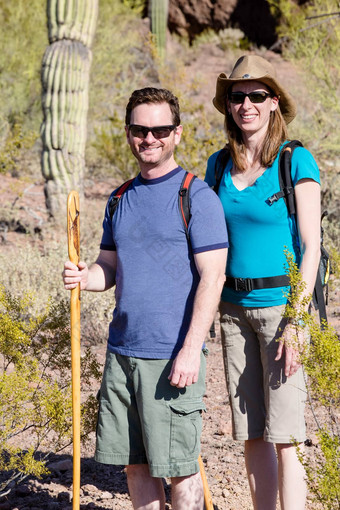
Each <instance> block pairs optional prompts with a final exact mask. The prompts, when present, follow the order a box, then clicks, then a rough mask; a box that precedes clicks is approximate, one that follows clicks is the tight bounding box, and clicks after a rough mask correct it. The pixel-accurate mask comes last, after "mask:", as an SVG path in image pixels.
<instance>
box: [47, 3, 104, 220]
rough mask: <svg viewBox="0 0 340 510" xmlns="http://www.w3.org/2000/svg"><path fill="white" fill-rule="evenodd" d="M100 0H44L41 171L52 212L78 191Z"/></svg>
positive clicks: (81, 175)
mask: <svg viewBox="0 0 340 510" xmlns="http://www.w3.org/2000/svg"><path fill="white" fill-rule="evenodd" d="M97 17H98V0H47V19H48V36H49V43H50V45H49V46H48V47H47V49H46V51H45V54H44V57H43V63H42V71H41V81H42V109H43V123H42V126H41V138H42V144H43V148H42V173H43V176H44V178H45V181H46V182H45V192H46V200H47V207H48V209H49V211H50V212H51V214H52V216H55V215H56V214H57V213H58V211H59V210H60V208H61V207H62V208H64V204H65V203H66V202H65V200H66V198H65V197H66V196H67V194H68V192H69V191H70V190H71V189H72V188H76V189H77V190H78V191H79V192H80V194H81V193H82V182H83V175H84V169H85V144H86V132H87V129H86V128H87V111H88V88H89V77H90V66H91V59H92V53H91V46H92V42H93V37H94V34H95V29H96V23H97Z"/></svg>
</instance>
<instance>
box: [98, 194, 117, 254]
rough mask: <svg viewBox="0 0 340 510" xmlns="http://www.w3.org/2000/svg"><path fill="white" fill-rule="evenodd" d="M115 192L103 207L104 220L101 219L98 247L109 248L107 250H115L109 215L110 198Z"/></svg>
mask: <svg viewBox="0 0 340 510" xmlns="http://www.w3.org/2000/svg"><path fill="white" fill-rule="evenodd" d="M114 193H115V192H113V193H112V194H111V196H110V198H109V200H108V201H107V204H106V208H105V214H104V220H103V234H102V239H101V243H100V249H101V250H109V251H116V245H115V243H114V240H113V234H112V220H111V217H110V200H111V198H112V197H113V195H114Z"/></svg>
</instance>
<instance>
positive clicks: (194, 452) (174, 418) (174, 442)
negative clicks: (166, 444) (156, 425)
mask: <svg viewBox="0 0 340 510" xmlns="http://www.w3.org/2000/svg"><path fill="white" fill-rule="evenodd" d="M170 410H171V438H170V456H171V458H173V459H176V460H184V459H185V460H188V457H190V458H194V459H196V458H198V455H199V451H200V438H201V432H202V413H203V411H205V410H206V407H205V405H204V403H203V402H202V401H200V402H197V401H195V402H193V401H188V402H181V403H178V404H176V403H173V404H170Z"/></svg>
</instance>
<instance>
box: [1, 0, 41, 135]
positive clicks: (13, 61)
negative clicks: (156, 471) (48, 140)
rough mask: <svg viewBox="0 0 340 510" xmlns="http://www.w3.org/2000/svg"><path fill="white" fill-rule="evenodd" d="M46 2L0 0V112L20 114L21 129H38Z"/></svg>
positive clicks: (39, 0) (7, 116)
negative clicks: (22, 122) (22, 123)
mask: <svg viewBox="0 0 340 510" xmlns="http://www.w3.org/2000/svg"><path fill="white" fill-rule="evenodd" d="M46 23H47V20H46V2H41V0H32V1H31V2H29V4H28V3H27V2H25V1H24V0H17V1H16V2H7V1H6V0H0V25H1V32H0V46H1V52H0V69H1V72H0V91H1V116H2V118H3V120H6V119H8V118H10V117H11V116H13V114H17V115H23V116H24V119H23V120H24V130H25V129H26V127H27V128H28V129H33V130H35V131H38V130H39V124H40V122H41V118H42V115H41V107H40V91H41V85H40V69H41V60H42V56H43V52H44V49H45V47H46V45H47V28H46Z"/></svg>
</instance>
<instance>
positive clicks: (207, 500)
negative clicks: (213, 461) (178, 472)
mask: <svg viewBox="0 0 340 510" xmlns="http://www.w3.org/2000/svg"><path fill="white" fill-rule="evenodd" d="M198 463H199V465H200V473H201V478H202V483H203V494H204V507H205V510H214V505H213V502H212V499H211V494H210V490H209V485H208V480H207V477H206V475H205V471H204V465H203V460H202V457H201V456H199V457H198Z"/></svg>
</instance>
